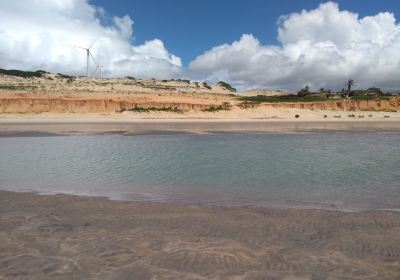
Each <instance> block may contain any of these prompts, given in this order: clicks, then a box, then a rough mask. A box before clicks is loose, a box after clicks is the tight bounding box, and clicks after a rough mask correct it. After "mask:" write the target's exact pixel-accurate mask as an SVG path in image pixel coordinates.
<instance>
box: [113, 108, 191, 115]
mask: <svg viewBox="0 0 400 280" xmlns="http://www.w3.org/2000/svg"><path fill="white" fill-rule="evenodd" d="M120 112H121V113H122V112H136V113H150V112H172V113H177V114H183V110H181V109H178V108H176V107H174V108H171V107H163V108H156V107H149V108H142V107H138V106H135V107H134V108H131V109H122V110H121V111H120Z"/></svg>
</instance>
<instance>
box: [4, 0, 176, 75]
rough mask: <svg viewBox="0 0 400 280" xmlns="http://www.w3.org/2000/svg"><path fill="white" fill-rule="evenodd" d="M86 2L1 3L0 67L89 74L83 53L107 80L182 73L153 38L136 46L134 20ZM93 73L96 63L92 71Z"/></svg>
mask: <svg viewBox="0 0 400 280" xmlns="http://www.w3.org/2000/svg"><path fill="white" fill-rule="evenodd" d="M105 16H107V15H106V12H105V11H104V10H102V9H101V8H99V7H95V6H93V5H91V4H90V3H89V1H88V0H31V1H25V0H13V1H0V67H1V68H9V69H11V68H13V69H24V70H37V69H43V70H47V71H52V72H63V73H69V74H75V75H81V74H84V73H86V72H85V67H86V62H85V57H86V56H85V52H84V50H82V49H77V48H74V47H72V46H73V45H77V46H82V47H87V46H89V45H90V43H91V42H93V40H95V39H96V38H98V40H97V41H96V44H95V45H94V46H93V49H92V52H93V54H94V55H95V57H96V59H97V60H98V61H99V63H100V64H102V65H104V68H105V74H106V75H107V76H126V75H131V76H137V77H142V78H152V77H155V78H160V79H161V78H170V77H176V76H178V75H180V74H181V71H182V70H181V68H182V65H181V60H180V58H179V57H177V56H175V55H173V54H171V53H169V52H168V50H166V48H165V47H164V44H163V42H162V41H160V40H158V39H154V40H152V41H148V42H145V43H144V44H143V45H133V44H132V38H133V30H132V27H133V21H132V19H131V18H130V17H129V16H124V17H114V18H112V19H111V23H110V24H108V25H104V24H102V17H105ZM94 69H95V67H93V63H92V69H91V70H92V71H93V70H94Z"/></svg>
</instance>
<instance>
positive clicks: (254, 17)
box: [91, 0, 400, 65]
mask: <svg viewBox="0 0 400 280" xmlns="http://www.w3.org/2000/svg"><path fill="white" fill-rule="evenodd" d="M324 2H326V1H318V0H306V1H296V0H279V1H267V0H246V1H245V0H201V1H200V0H199V1H195V0H131V1H124V0H113V1H110V0H92V1H91V3H93V4H94V5H97V6H101V7H103V8H104V9H105V10H106V11H107V13H109V14H111V15H117V16H124V15H126V14H128V15H129V16H130V17H131V18H132V19H133V21H134V27H133V32H134V36H135V40H134V43H135V44H142V43H144V42H145V41H147V40H152V39H154V38H158V39H161V40H162V41H163V42H164V44H165V46H166V48H167V49H168V50H169V51H170V52H172V53H174V54H177V55H179V56H180V58H181V59H182V62H183V64H184V65H187V64H188V63H189V62H190V61H192V60H193V59H195V58H196V57H197V56H198V55H199V54H201V53H203V52H204V51H206V50H208V49H211V48H212V47H214V46H217V45H221V44H225V43H231V42H233V41H235V40H238V39H239V38H240V36H241V35H242V34H245V33H250V34H253V35H254V36H255V37H256V38H258V40H260V42H261V43H262V44H278V43H279V42H278V41H277V20H278V19H279V17H280V16H282V15H286V14H290V13H294V12H301V11H302V10H303V9H305V10H311V9H315V8H317V7H318V6H319V4H320V3H324ZM335 2H336V3H338V4H339V6H340V9H341V10H349V11H351V12H354V13H357V14H359V15H360V17H364V16H369V15H375V14H378V13H379V12H385V11H388V12H392V13H394V14H395V15H396V18H397V22H398V20H399V18H400V1H398V0H379V1H377V0H363V1H362V0H345V1H344V0H340V1H335Z"/></svg>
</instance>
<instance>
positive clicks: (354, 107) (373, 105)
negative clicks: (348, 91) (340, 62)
mask: <svg viewBox="0 0 400 280" xmlns="http://www.w3.org/2000/svg"><path fill="white" fill-rule="evenodd" d="M239 106H240V107H241V108H244V109H246V108H260V107H265V108H266V109H267V108H292V109H308V110H328V111H388V112H398V111H399V107H400V100H399V99H391V100H338V101H324V102H293V103H287V102H281V103H264V104H248V103H247V104H240V105H239Z"/></svg>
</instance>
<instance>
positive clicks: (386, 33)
mask: <svg viewBox="0 0 400 280" xmlns="http://www.w3.org/2000/svg"><path fill="white" fill-rule="evenodd" d="M278 34H279V35H278V39H279V41H280V43H281V45H279V46H271V45H269V46H264V45H262V44H260V42H259V41H258V40H257V39H256V38H255V37H254V36H253V35H251V34H245V35H243V36H242V37H241V38H240V40H238V41H235V42H233V43H232V44H225V45H221V46H217V47H214V48H213V49H211V50H209V51H207V52H205V53H204V54H202V55H200V56H198V57H197V58H196V59H195V60H194V61H192V62H191V64H190V66H189V68H190V70H191V72H192V74H193V75H194V76H197V77H206V78H207V79H209V80H212V81H217V80H226V81H229V82H232V83H234V84H235V85H237V86H238V85H239V86H242V87H247V86H252V85H258V86H264V87H271V88H284V89H290V90H294V89H298V88H299V87H301V86H304V85H306V84H308V85H311V87H313V88H318V87H322V86H324V87H331V88H341V87H343V85H344V81H345V80H346V79H348V78H352V79H354V80H356V81H357V82H358V86H360V87H368V86H379V87H382V88H386V89H394V88H397V89H398V88H400V79H399V77H400V55H399V50H400V25H398V24H397V25H396V19H395V17H394V15H393V14H391V13H379V14H377V15H375V16H369V17H364V18H360V17H359V16H358V15H357V14H355V13H351V12H348V11H340V10H339V7H338V5H337V4H336V3H333V2H328V3H325V4H321V5H320V6H319V7H318V8H317V9H315V10H311V11H302V12H301V13H294V14H290V15H287V16H284V17H281V18H280V25H279V30H278Z"/></svg>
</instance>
